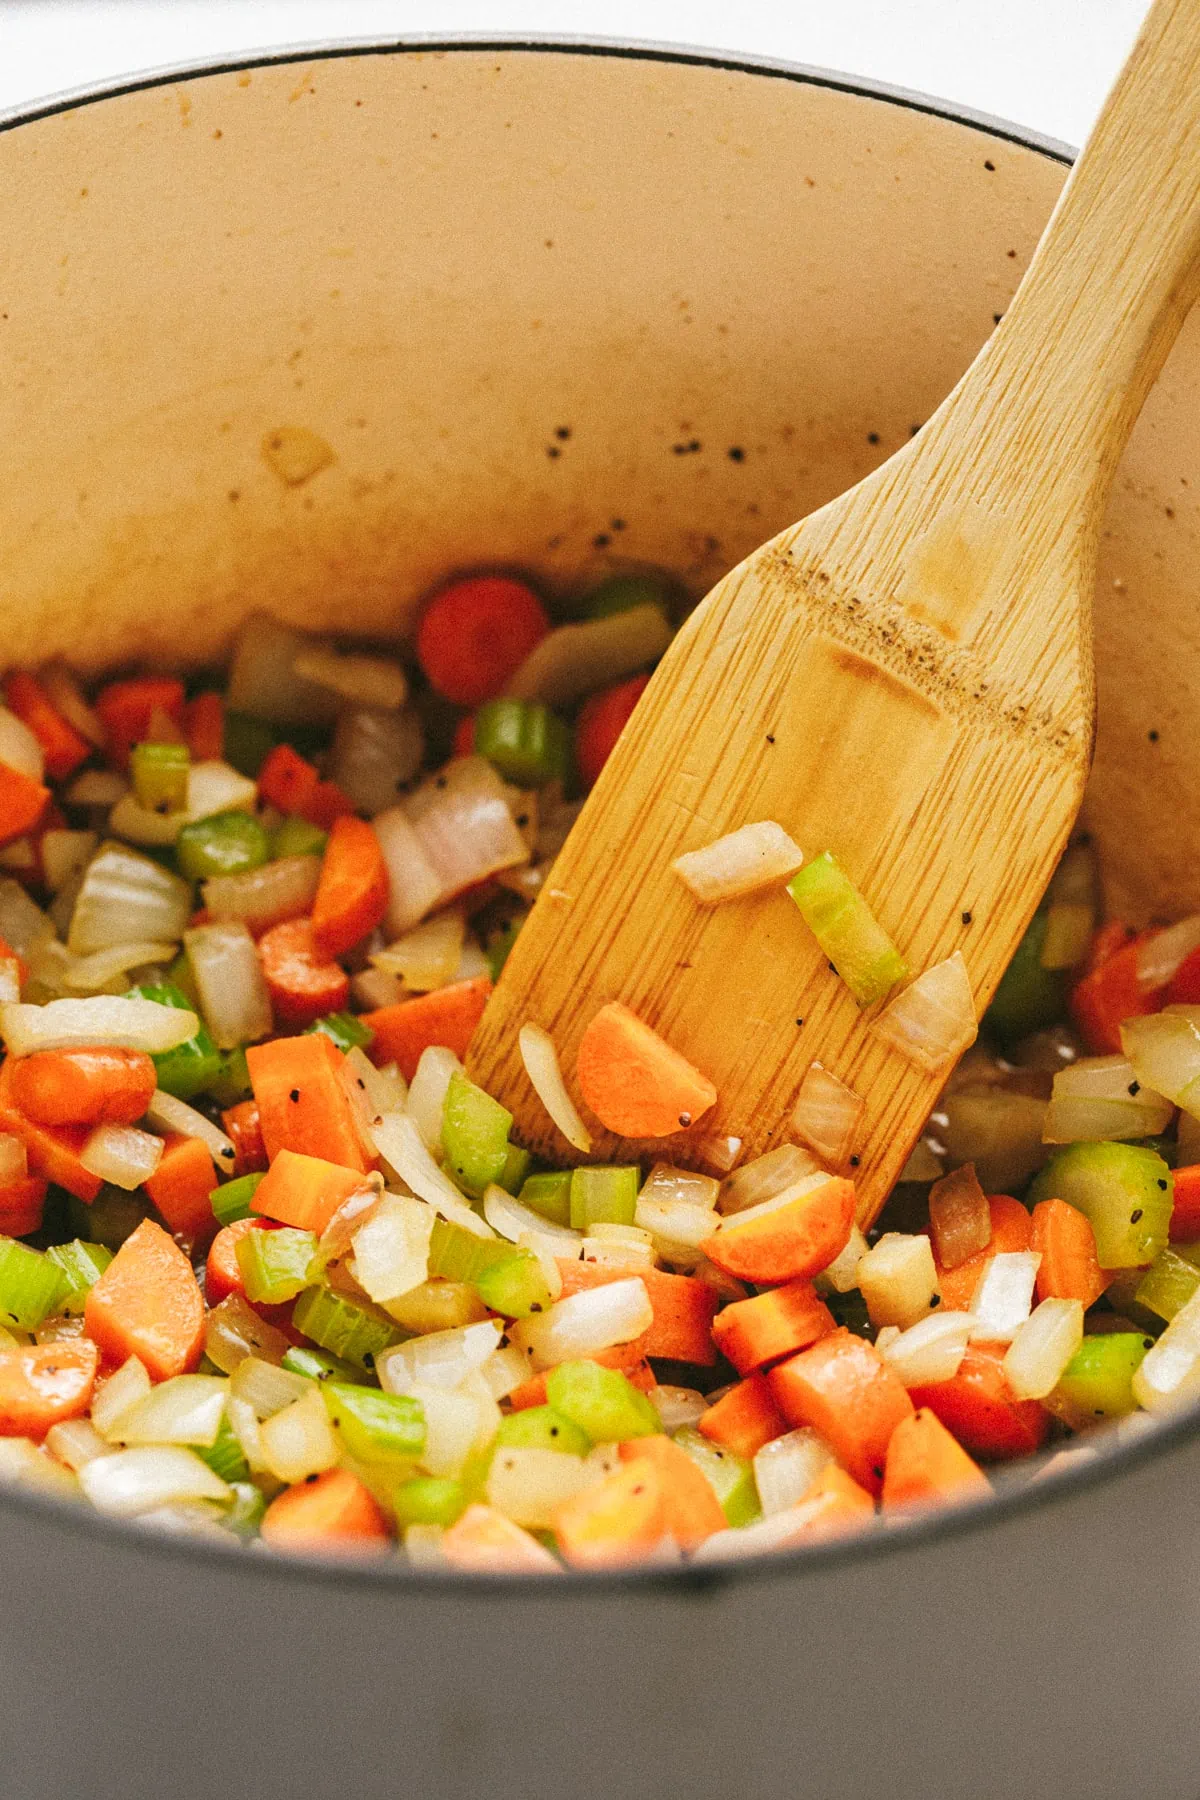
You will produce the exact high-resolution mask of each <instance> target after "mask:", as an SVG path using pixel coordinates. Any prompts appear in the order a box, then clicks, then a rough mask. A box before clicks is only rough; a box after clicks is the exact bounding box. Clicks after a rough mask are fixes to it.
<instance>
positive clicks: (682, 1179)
mask: <svg viewBox="0 0 1200 1800" xmlns="http://www.w3.org/2000/svg"><path fill="white" fill-rule="evenodd" d="M720 1192H721V1184H720V1182H719V1181H718V1180H717V1179H716V1178H715V1176H712V1175H701V1174H698V1173H697V1171H696V1170H694V1169H677V1168H675V1167H674V1166H673V1165H672V1164H671V1163H661V1162H660V1163H655V1164H654V1167H653V1168H652V1169H651V1171H650V1173H649V1175H647V1177H646V1179H645V1181H644V1182H643V1183H642V1186H641V1191H640V1193H639V1194H638V1199H639V1200H686V1201H688V1202H689V1204H690V1205H692V1206H703V1207H705V1208H707V1210H708V1211H709V1212H711V1211H712V1210H713V1208H714V1207H715V1206H716V1204H717V1199H718V1197H719V1195H720Z"/></svg>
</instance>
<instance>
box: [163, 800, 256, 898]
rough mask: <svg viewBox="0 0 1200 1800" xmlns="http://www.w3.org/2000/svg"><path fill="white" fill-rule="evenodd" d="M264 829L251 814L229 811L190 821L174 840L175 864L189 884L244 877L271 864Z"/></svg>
mask: <svg viewBox="0 0 1200 1800" xmlns="http://www.w3.org/2000/svg"><path fill="white" fill-rule="evenodd" d="M270 855H271V845H270V841H269V839H268V837H267V833H266V830H265V828H264V827H263V826H262V825H260V824H259V822H258V820H257V819H256V818H254V817H253V816H252V815H251V814H250V813H247V812H239V811H237V810H231V811H229V812H219V813H210V814H209V816H208V818H206V819H192V820H190V821H189V822H188V824H186V825H185V826H184V827H183V829H182V831H181V832H180V833H179V836H178V837H177V838H176V840H175V861H176V862H177V864H178V865H179V872H180V874H181V875H186V876H187V878H188V880H189V881H203V880H204V879H205V878H206V877H207V876H209V875H245V874H248V873H249V871H250V870H251V869H261V868H262V866H263V864H264V863H265V862H267V861H269V860H270Z"/></svg>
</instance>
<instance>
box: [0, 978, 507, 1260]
mask: <svg viewBox="0 0 1200 1800" xmlns="http://www.w3.org/2000/svg"><path fill="white" fill-rule="evenodd" d="M2 1010H3V1009H0V1012H2ZM371 1137H372V1139H373V1141H374V1144H375V1148H376V1150H377V1151H378V1152H379V1154H380V1156H382V1158H383V1160H384V1161H385V1162H386V1163H387V1164H388V1166H389V1168H392V1169H394V1170H395V1172H396V1174H397V1176H398V1177H399V1178H400V1180H401V1181H402V1182H404V1184H405V1186H406V1187H409V1188H411V1189H412V1191H413V1193H414V1194H417V1195H419V1197H420V1198H421V1199H422V1200H427V1201H428V1202H429V1204H430V1206H432V1207H433V1209H434V1211H435V1212H439V1213H441V1215H442V1217H443V1218H444V1219H449V1220H450V1222H451V1223H452V1224H454V1225H461V1226H462V1227H463V1229H464V1230H465V1231H471V1232H474V1234H475V1236H476V1237H486V1238H490V1237H494V1236H495V1233H494V1232H493V1231H492V1228H491V1226H490V1225H488V1224H487V1223H486V1222H485V1221H484V1220H483V1219H481V1218H480V1216H479V1214H478V1213H477V1212H473V1211H472V1210H471V1208H470V1207H469V1206H468V1205H467V1203H466V1201H465V1200H464V1199H463V1197H462V1195H461V1194H460V1193H459V1191H458V1189H457V1188H456V1187H455V1185H454V1183H453V1182H452V1181H451V1180H450V1178H449V1176H447V1175H443V1174H442V1171H441V1170H440V1169H439V1168H438V1166H437V1164H436V1163H435V1162H434V1160H433V1158H432V1156H431V1155H430V1154H429V1151H428V1150H427V1149H426V1148H425V1145H424V1143H423V1142H422V1140H421V1136H420V1133H419V1132H418V1130H417V1127H416V1122H415V1121H414V1120H413V1119H410V1118H409V1117H408V1116H407V1114H402V1113H385V1114H384V1118H383V1123H382V1124H381V1125H375V1126H373V1127H372V1130H371Z"/></svg>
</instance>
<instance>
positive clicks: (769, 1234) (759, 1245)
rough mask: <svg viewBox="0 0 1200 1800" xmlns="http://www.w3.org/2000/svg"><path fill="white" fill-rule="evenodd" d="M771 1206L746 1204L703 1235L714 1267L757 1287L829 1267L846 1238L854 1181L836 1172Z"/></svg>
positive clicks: (703, 1246)
mask: <svg viewBox="0 0 1200 1800" xmlns="http://www.w3.org/2000/svg"><path fill="white" fill-rule="evenodd" d="M765 1206H766V1207H767V1208H770V1210H763V1211H760V1210H759V1208H758V1207H749V1208H747V1211H746V1213H745V1214H744V1215H743V1214H738V1213H735V1214H733V1215H732V1217H731V1219H730V1221H729V1222H728V1223H727V1224H725V1225H723V1226H721V1227H720V1229H719V1230H717V1231H714V1232H713V1234H712V1236H711V1237H708V1238H705V1240H704V1242H703V1243H702V1244H701V1246H700V1248H701V1250H703V1252H704V1254H705V1256H707V1257H708V1258H709V1260H710V1261H712V1262H715V1263H716V1265H717V1267H718V1269H724V1271H725V1273H726V1274H727V1275H736V1276H737V1278H738V1280H739V1281H753V1282H754V1283H755V1284H756V1285H761V1284H766V1283H769V1282H782V1281H800V1280H804V1279H805V1278H806V1277H808V1276H810V1275H816V1274H818V1273H819V1272H820V1271H821V1270H822V1269H826V1268H828V1267H829V1264H830V1263H831V1262H832V1261H833V1260H834V1258H835V1257H836V1256H838V1255H840V1254H841V1252H842V1251H843V1250H844V1249H845V1248H846V1245H847V1244H848V1243H849V1241H850V1232H851V1229H852V1227H853V1225H854V1183H853V1182H852V1181H846V1180H844V1179H843V1178H842V1176H840V1175H831V1176H830V1177H829V1179H828V1181H822V1182H820V1183H818V1185H817V1186H816V1187H806V1188H803V1189H802V1191H801V1192H800V1193H798V1194H797V1195H796V1196H795V1197H794V1198H793V1199H791V1200H787V1199H786V1198H785V1199H784V1200H783V1204H782V1205H774V1204H773V1203H772V1202H770V1201H767V1202H766V1203H765Z"/></svg>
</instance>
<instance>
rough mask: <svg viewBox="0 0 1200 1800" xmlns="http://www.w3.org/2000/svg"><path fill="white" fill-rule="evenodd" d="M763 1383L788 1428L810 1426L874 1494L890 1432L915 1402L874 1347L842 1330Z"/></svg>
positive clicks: (779, 1368)
mask: <svg viewBox="0 0 1200 1800" xmlns="http://www.w3.org/2000/svg"><path fill="white" fill-rule="evenodd" d="M767 1380H768V1381H769V1382H770V1384H771V1393H772V1395H773V1396H774V1400H775V1404H776V1405H777V1406H778V1408H779V1410H780V1412H781V1413H782V1414H783V1416H784V1418H785V1419H786V1420H787V1422H788V1424H789V1425H793V1426H800V1425H811V1426H812V1427H813V1430H814V1431H816V1432H817V1434H818V1435H819V1436H820V1437H823V1438H824V1439H825V1442H826V1443H827V1444H828V1445H829V1447H830V1449H831V1450H832V1451H833V1453H834V1455H835V1456H836V1457H837V1459H838V1461H839V1462H840V1463H841V1465H842V1467H843V1468H844V1469H847V1470H848V1471H849V1473H850V1474H851V1475H853V1477H854V1479H855V1480H856V1481H857V1482H858V1483H859V1485H860V1486H861V1487H864V1488H866V1490H867V1492H868V1493H870V1494H878V1493H879V1490H880V1488H881V1487H882V1486H883V1472H884V1466H885V1463H886V1460H887V1447H888V1444H889V1442H890V1441H891V1436H892V1433H893V1431H894V1430H895V1429H896V1427H897V1425H899V1423H900V1421H901V1420H902V1419H907V1418H908V1417H909V1416H910V1414H911V1413H912V1411H913V1403H912V1401H911V1400H910V1399H909V1397H908V1393H907V1390H906V1389H905V1387H904V1384H903V1383H902V1382H901V1381H900V1379H899V1377H898V1376H897V1375H896V1374H895V1373H894V1372H893V1371H892V1370H891V1369H890V1368H889V1367H888V1365H887V1363H885V1362H884V1360H883V1358H882V1356H880V1354H879V1352H878V1351H877V1350H876V1348H875V1346H874V1345H873V1344H868V1343H867V1341H866V1340H865V1338H860V1337H855V1335H854V1333H853V1332H851V1331H847V1330H846V1328H845V1326H841V1327H839V1329H838V1330H837V1331H833V1332H830V1334H829V1336H828V1337H823V1338H821V1339H820V1340H819V1342H817V1343H815V1344H813V1345H812V1346H811V1348H809V1349H808V1350H801V1351H799V1352H798V1353H797V1354H796V1355H795V1356H791V1357H789V1358H788V1360H787V1361H786V1362H783V1363H779V1364H777V1366H776V1367H775V1368H774V1369H772V1370H771V1372H770V1374H769V1375H768V1376H767Z"/></svg>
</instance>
